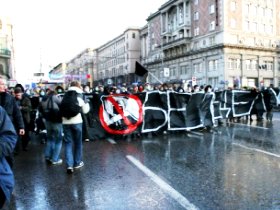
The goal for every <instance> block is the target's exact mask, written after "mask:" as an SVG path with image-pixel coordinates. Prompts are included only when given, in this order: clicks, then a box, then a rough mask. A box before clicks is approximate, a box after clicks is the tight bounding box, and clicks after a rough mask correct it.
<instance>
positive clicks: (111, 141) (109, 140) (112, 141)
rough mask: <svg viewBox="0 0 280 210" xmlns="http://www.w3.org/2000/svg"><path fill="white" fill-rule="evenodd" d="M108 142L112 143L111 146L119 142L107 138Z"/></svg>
mask: <svg viewBox="0 0 280 210" xmlns="http://www.w3.org/2000/svg"><path fill="white" fill-rule="evenodd" d="M107 141H108V142H110V143H111V144H117V142H116V141H115V140H114V139H111V138H107Z"/></svg>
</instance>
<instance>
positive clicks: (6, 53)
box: [0, 48, 11, 58]
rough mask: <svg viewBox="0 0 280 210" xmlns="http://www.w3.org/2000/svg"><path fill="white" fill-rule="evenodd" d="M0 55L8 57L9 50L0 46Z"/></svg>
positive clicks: (9, 54)
mask: <svg viewBox="0 0 280 210" xmlns="http://www.w3.org/2000/svg"><path fill="white" fill-rule="evenodd" d="M0 56H1V57H6V58H10V57H11V51H10V50H8V49H4V48H1V49H0Z"/></svg>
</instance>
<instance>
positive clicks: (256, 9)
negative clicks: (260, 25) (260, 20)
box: [252, 6, 258, 16]
mask: <svg viewBox="0 0 280 210" xmlns="http://www.w3.org/2000/svg"><path fill="white" fill-rule="evenodd" d="M257 14H258V7H257V6H252V16H257Z"/></svg>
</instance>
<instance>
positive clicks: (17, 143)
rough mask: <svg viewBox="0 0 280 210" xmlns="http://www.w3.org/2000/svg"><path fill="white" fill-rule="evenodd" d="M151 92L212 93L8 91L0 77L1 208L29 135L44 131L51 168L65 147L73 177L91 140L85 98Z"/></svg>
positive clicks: (173, 87)
mask: <svg viewBox="0 0 280 210" xmlns="http://www.w3.org/2000/svg"><path fill="white" fill-rule="evenodd" d="M234 88H236V87H234ZM152 90H159V91H168V90H169V91H177V92H180V93H183V92H205V93H207V92H212V91H214V90H213V88H212V86H211V85H205V86H199V85H194V86H193V87H192V86H191V85H187V86H184V85H183V84H159V85H151V84H149V83H146V84H143V85H141V84H134V85H131V86H127V85H126V84H123V85H121V86H113V85H112V86H103V85H99V86H96V87H94V88H92V89H90V87H89V86H87V85H85V86H82V85H81V84H80V83H79V81H72V82H71V83H70V84H69V87H68V88H67V91H65V90H64V88H63V87H61V86H57V87H56V88H55V89H50V88H47V89H44V88H39V89H38V88H37V89H32V90H29V89H28V90H25V89H24V87H23V86H22V85H21V84H17V85H16V86H15V87H14V88H9V89H7V87H6V81H5V79H3V78H1V77H0V209H1V208H2V207H3V206H4V204H5V202H6V201H9V200H10V196H11V194H12V191H13V186H14V177H13V171H12V169H13V163H14V156H15V155H19V153H20V152H21V151H22V150H23V151H28V145H29V142H30V139H31V133H32V132H34V133H35V134H38V133H40V131H42V130H45V131H46V132H45V135H46V136H45V138H46V140H45V141H44V142H42V143H45V150H44V157H45V160H46V162H47V163H48V164H51V165H59V164H62V163H63V160H62V158H61V148H62V144H63V142H64V147H65V154H64V155H65V163H66V167H67V168H66V172H67V173H68V174H72V173H73V172H74V170H77V169H79V168H81V167H83V166H84V162H83V141H89V138H90V137H89V134H88V129H87V128H88V120H90V119H89V118H88V115H87V114H88V113H89V112H90V103H89V100H88V98H87V95H89V94H91V93H95V94H101V95H103V94H104V95H109V94H135V93H139V92H145V91H152ZM254 91H257V90H256V89H255V90H254ZM61 95H63V97H61ZM270 111H271V110H270ZM268 113H270V114H271V112H268ZM259 118H260V119H261V118H262V115H260V116H258V119H259ZM271 119H272V116H271ZM237 120H238V119H237Z"/></svg>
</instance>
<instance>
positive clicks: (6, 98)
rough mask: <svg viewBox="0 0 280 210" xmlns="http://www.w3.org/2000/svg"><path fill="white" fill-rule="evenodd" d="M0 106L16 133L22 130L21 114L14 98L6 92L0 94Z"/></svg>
mask: <svg viewBox="0 0 280 210" xmlns="http://www.w3.org/2000/svg"><path fill="white" fill-rule="evenodd" d="M0 105H1V106H2V107H3V108H4V109H5V110H6V112H7V114H8V115H9V117H10V119H11V121H12V123H13V125H14V126H15V129H16V131H18V130H19V129H24V122H23V118H22V114H21V111H20V109H19V107H18V105H17V102H16V99H15V97H14V96H12V95H10V94H9V93H6V92H2V93H0Z"/></svg>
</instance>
